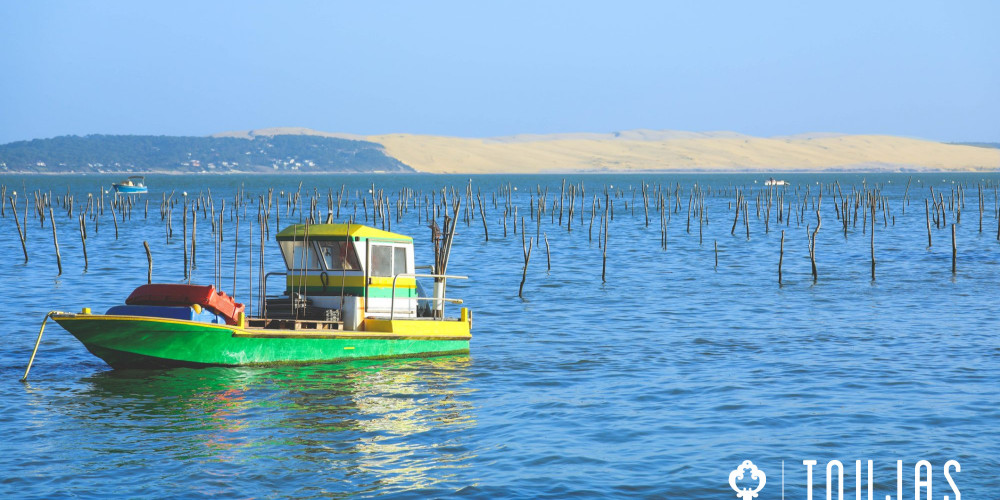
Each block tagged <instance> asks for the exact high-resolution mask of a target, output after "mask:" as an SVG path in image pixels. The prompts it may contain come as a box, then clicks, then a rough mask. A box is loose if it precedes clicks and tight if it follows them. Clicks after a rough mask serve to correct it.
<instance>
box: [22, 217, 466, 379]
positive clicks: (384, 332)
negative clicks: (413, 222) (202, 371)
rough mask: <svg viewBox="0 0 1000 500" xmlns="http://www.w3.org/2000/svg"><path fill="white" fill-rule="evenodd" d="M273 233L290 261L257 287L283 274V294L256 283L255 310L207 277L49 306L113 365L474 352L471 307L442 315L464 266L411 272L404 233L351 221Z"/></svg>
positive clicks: (280, 361)
mask: <svg viewBox="0 0 1000 500" xmlns="http://www.w3.org/2000/svg"><path fill="white" fill-rule="evenodd" d="M276 239H277V241H278V244H279V245H280V247H281V253H282V255H283V257H284V263H285V272H283V273H268V275H266V276H265V277H264V278H263V279H261V280H260V283H261V286H260V288H262V289H266V284H267V277H270V276H273V275H284V277H285V287H284V293H283V294H282V295H280V296H275V297H267V296H266V291H262V292H261V293H260V295H261V296H264V297H265V299H264V300H263V301H258V302H262V303H261V304H260V306H261V307H259V308H258V309H259V310H258V313H257V314H256V315H254V314H249V313H248V312H247V311H246V310H245V308H244V306H243V305H242V304H239V303H237V302H235V301H234V300H233V299H232V298H230V297H228V296H227V295H226V294H225V293H222V292H219V291H217V290H215V288H214V287H213V286H197V285H184V284H147V285H143V286H141V287H139V288H137V289H136V290H135V291H134V292H132V294H131V295H130V296H129V298H128V299H127V300H126V301H125V304H124V305H118V306H114V307H112V308H110V309H109V310H108V311H107V312H106V313H105V314H91V312H90V310H89V309H84V310H83V312H81V313H75V314H74V313H50V316H51V318H52V319H53V320H55V321H56V322H58V323H59V324H60V325H61V326H62V327H63V328H65V329H66V330H67V331H69V332H70V333H71V334H72V335H73V336H75V337H76V338H77V339H78V340H80V342H82V343H83V345H84V346H86V348H87V349H88V350H89V351H90V352H91V353H93V354H94V355H95V356H97V357H99V358H101V359H103V360H104V361H105V362H107V363H108V364H109V365H111V366H112V367H114V368H162V367H175V366H241V365H271V364H286V363H322V362H332V361H342V360H346V359H378V358H396V357H422V356H436V355H445V354H458V353H467V352H468V351H469V341H470V339H471V326H472V316H471V314H470V313H469V310H468V309H467V308H465V307H462V308H461V310H460V314H459V317H458V318H447V317H445V314H444V313H445V304H447V303H452V304H455V303H458V304H461V302H462V301H461V300H459V299H454V298H446V297H445V293H444V291H445V284H446V281H447V280H448V279H465V277H464V276H448V275H445V274H434V273H433V269H431V272H429V273H427V274H418V273H416V272H415V267H414V262H413V239H412V238H411V237H409V236H404V235H401V234H396V233H391V232H387V231H382V230H379V229H376V228H373V227H368V226H363V225H357V224H296V225H293V226H289V227H288V228H286V229H284V230H283V231H281V232H280V233H278V234H277V237H276ZM449 247H450V242H449ZM445 262H446V260H445ZM419 278H427V279H432V280H434V288H433V290H434V293H433V295H432V296H429V297H422V296H419V294H418V290H419V289H421V287H418V285H417V283H418V279H419ZM43 328H44V325H43ZM40 338H41V334H39V339H40ZM36 349H37V347H36ZM29 368H30V365H29ZM25 377H27V372H26V373H25Z"/></svg>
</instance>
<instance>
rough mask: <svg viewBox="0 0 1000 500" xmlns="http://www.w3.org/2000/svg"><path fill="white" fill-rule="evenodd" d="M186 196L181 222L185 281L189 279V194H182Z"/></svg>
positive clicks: (182, 206) (185, 192)
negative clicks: (182, 226) (182, 225)
mask: <svg viewBox="0 0 1000 500" xmlns="http://www.w3.org/2000/svg"><path fill="white" fill-rule="evenodd" d="M181 194H183V195H184V201H183V203H181V212H182V214H183V215H182V216H181V222H182V223H183V224H184V229H183V230H182V231H181V246H182V247H184V279H189V277H188V247H187V242H188V211H187V206H188V194H187V191H184V192H183V193H181Z"/></svg>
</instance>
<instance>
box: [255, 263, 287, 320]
mask: <svg viewBox="0 0 1000 500" xmlns="http://www.w3.org/2000/svg"><path fill="white" fill-rule="evenodd" d="M271 276H288V273H282V272H278V271H273V272H269V273H267V274H265V275H264V285H263V286H264V289H263V290H261V291H260V296H261V300H260V304H261V310H260V317H262V318H266V317H267V300H266V299H267V279H268V278H270V277H271Z"/></svg>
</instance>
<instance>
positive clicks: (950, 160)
mask: <svg viewBox="0 0 1000 500" xmlns="http://www.w3.org/2000/svg"><path fill="white" fill-rule="evenodd" d="M283 133H303V134H313V135H322V136H327V137H342V138H350V139H363V140H368V141H372V142H376V143H379V144H382V145H383V146H384V147H385V149H386V152H387V153H388V154H389V155H391V156H393V157H395V158H397V159H399V160H400V161H402V162H403V163H405V164H407V165H410V166H411V167H413V168H415V169H417V170H419V171H421V172H429V173H470V174H471V173H538V172H571V171H575V172H639V171H715V172H742V171H759V172H790V171H803V172H809V171H869V172H873V171H907V170H925V171H984V170H998V169H1000V149H991V148H981V147H974V146H959V145H953V144H944V143H940V142H934V141H926V140H920V139H910V138H905V137H895V136H881V135H846V134H832V133H809V134H799V135H794V136H781V137H771V138H761V137H753V136H748V135H743V134H738V133H735V132H683V131H670V130H666V131H659V130H630V131H623V132H615V133H610V134H601V133H579V134H551V135H528V134H525V135H515V136H508V137H493V138H483V139H475V138H461V137H443V136H428V135H413V134H386V135H373V136H356V135H351V134H332V133H327V132H317V131H314V130H310V129H301V128H275V129H263V130H253V131H246V132H230V133H226V134H224V136H228V137H252V136H253V135H276V134H283ZM222 135H223V134H220V136H222Z"/></svg>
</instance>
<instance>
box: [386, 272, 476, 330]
mask: <svg viewBox="0 0 1000 500" xmlns="http://www.w3.org/2000/svg"><path fill="white" fill-rule="evenodd" d="M401 276H402V277H404V278H444V279H448V278H451V279H457V280H467V279H469V277H468V276H458V275H454V274H414V273H399V274H397V275H395V276H393V277H392V298H391V299H390V305H389V321H392V320H393V318H394V317H395V316H396V280H397V279H399V278H400V277H401ZM441 293H442V296H441V298H440V299H439V298H437V297H427V298H422V297H417V299H418V300H431V301H436V302H444V303H448V302H451V303H453V304H461V303H462V299H446V298H445V297H444V295H443V294H444V289H442V290H441ZM441 319H444V309H443V308H442V310H441Z"/></svg>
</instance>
